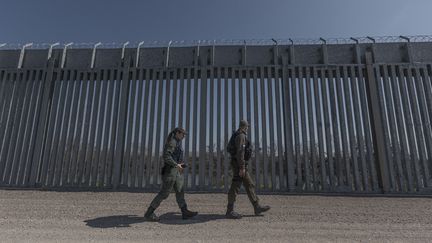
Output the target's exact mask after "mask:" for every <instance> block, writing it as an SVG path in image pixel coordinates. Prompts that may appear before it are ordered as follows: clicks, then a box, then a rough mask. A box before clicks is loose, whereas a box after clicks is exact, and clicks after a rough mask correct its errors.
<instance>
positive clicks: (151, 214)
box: [144, 206, 159, 222]
mask: <svg viewBox="0 0 432 243" xmlns="http://www.w3.org/2000/svg"><path fill="white" fill-rule="evenodd" d="M155 210H156V209H155V208H153V207H152V206H150V207H148V209H147V212H146V213H145V214H144V219H145V220H147V221H151V222H157V221H159V217H158V216H156V214H155V213H154V211H155Z"/></svg>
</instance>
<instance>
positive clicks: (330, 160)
mask: <svg viewBox="0 0 432 243" xmlns="http://www.w3.org/2000/svg"><path fill="white" fill-rule="evenodd" d="M326 74H327V73H326V70H324V69H321V92H322V100H323V109H324V110H323V113H324V124H325V138H326V141H325V145H326V149H327V150H326V151H327V161H328V165H329V183H330V188H331V189H332V190H334V189H335V187H336V185H337V178H336V177H335V166H334V160H333V146H332V134H331V132H330V129H331V123H332V122H331V117H330V116H329V115H330V104H329V98H328V96H329V95H328V93H329V86H328V83H329V78H328V76H327V75H326Z"/></svg>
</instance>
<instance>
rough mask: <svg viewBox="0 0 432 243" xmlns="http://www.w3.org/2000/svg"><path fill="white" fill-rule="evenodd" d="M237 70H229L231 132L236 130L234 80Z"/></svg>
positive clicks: (236, 111)
mask: <svg viewBox="0 0 432 243" xmlns="http://www.w3.org/2000/svg"><path fill="white" fill-rule="evenodd" d="M237 72H238V71H237V69H236V68H231V130H232V131H234V130H236V129H237V124H238V121H237V115H236V114H237V113H238V112H239V111H238V110H237V104H238V102H237V97H238V95H237V92H236V83H237V81H236V79H237Z"/></svg>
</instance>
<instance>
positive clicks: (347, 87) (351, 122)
mask: <svg viewBox="0 0 432 243" xmlns="http://www.w3.org/2000/svg"><path fill="white" fill-rule="evenodd" d="M348 68H349V67H346V66H344V67H343V69H342V72H343V84H344V85H343V86H344V96H345V104H346V106H345V107H346V115H347V122H348V134H349V138H350V145H351V148H350V150H351V154H349V153H348V151H347V155H348V159H350V158H351V160H352V161H353V166H354V168H353V171H352V172H353V175H354V182H355V184H354V187H352V186H351V188H353V189H354V190H355V191H361V182H360V174H359V173H360V168H359V165H358V164H359V163H358V153H357V143H356V134H355V128H354V119H353V114H355V112H354V113H353V110H354V109H353V106H352V101H351V99H352V98H353V96H352V93H351V92H350V82H349V81H350V80H349V78H350V77H349V75H348V71H349V70H348ZM351 89H352V87H351ZM357 136H358V134H357ZM348 173H350V171H348Z"/></svg>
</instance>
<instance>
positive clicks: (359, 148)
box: [350, 66, 370, 191]
mask: <svg viewBox="0 0 432 243" xmlns="http://www.w3.org/2000/svg"><path fill="white" fill-rule="evenodd" d="M350 74H351V75H350V81H351V97H352V100H353V106H354V117H355V124H356V139H355V141H354V144H356V145H355V149H354V151H353V157H355V158H357V157H358V155H357V153H359V154H360V160H361V167H362V170H361V172H362V179H363V183H362V184H363V190H364V191H370V185H369V179H368V178H369V174H368V169H367V164H366V155H365V149H364V148H365V140H364V139H363V132H362V124H361V117H360V113H361V107H360V103H359V95H358V92H359V91H358V84H359V82H361V81H359V80H360V79H359V78H358V74H356V68H355V66H351V68H350ZM355 158H354V159H355Z"/></svg>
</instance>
